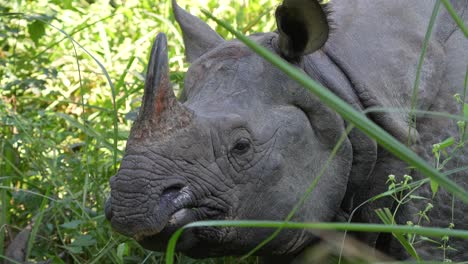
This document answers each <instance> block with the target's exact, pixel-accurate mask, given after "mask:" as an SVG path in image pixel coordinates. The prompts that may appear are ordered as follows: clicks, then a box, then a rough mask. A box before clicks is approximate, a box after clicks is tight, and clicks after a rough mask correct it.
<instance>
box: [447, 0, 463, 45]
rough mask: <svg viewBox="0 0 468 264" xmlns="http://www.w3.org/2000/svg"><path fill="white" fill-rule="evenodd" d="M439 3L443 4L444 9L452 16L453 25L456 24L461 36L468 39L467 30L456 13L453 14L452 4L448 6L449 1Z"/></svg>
mask: <svg viewBox="0 0 468 264" xmlns="http://www.w3.org/2000/svg"><path fill="white" fill-rule="evenodd" d="M441 1H442V3H443V4H444V6H445V8H447V11H448V12H449V14H450V15H451V16H452V18H453V20H455V23H457V25H458V27H459V28H460V29H461V31H463V34H465V38H468V28H467V27H466V26H465V24H464V23H463V20H462V19H461V18H460V17H459V16H458V15H457V12H455V9H454V8H453V6H452V4H450V2H449V0H441Z"/></svg>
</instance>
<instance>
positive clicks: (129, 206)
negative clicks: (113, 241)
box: [105, 176, 195, 241]
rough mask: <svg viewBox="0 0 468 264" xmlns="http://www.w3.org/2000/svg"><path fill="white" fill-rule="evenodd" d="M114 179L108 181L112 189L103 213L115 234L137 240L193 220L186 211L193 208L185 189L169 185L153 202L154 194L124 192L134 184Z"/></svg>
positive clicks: (190, 196)
mask: <svg viewBox="0 0 468 264" xmlns="http://www.w3.org/2000/svg"><path fill="white" fill-rule="evenodd" d="M116 177H119V176H116ZM116 177H113V179H112V180H111V182H112V185H113V186H114V187H113V190H112V194H111V197H110V198H109V199H108V200H107V201H106V206H105V213H106V218H107V219H108V220H109V221H110V222H111V224H112V227H113V228H114V229H115V230H116V231H117V232H119V233H121V234H123V235H126V236H130V237H133V238H135V239H136V240H137V241H141V240H142V239H144V238H145V237H148V236H154V235H156V234H158V233H160V232H161V231H162V230H163V229H164V228H166V227H179V226H182V225H184V224H186V223H187V222H188V221H191V220H192V221H193V217H190V216H191V215H190V213H189V212H190V210H193V209H194V208H195V202H194V201H195V200H194V198H193V194H192V193H191V192H190V190H189V188H188V187H181V185H179V184H177V185H173V186H169V187H167V188H165V189H164V190H163V191H162V192H161V193H160V194H159V195H158V196H159V199H156V201H154V199H152V197H153V196H154V195H153V194H151V193H146V192H147V190H143V193H139V192H135V191H136V190H127V189H126V187H125V186H128V185H132V184H135V183H134V182H123V181H121V182H116V180H115V179H116Z"/></svg>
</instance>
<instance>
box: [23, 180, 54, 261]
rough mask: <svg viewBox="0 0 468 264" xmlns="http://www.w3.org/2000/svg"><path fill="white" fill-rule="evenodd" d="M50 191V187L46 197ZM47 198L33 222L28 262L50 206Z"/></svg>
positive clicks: (29, 240)
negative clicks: (45, 213)
mask: <svg viewBox="0 0 468 264" xmlns="http://www.w3.org/2000/svg"><path fill="white" fill-rule="evenodd" d="M50 190H51V188H50V187H49V189H48V190H47V192H46V194H45V197H47V196H49V193H50ZM45 197H43V198H42V202H41V206H40V208H39V213H38V214H37V217H36V219H34V220H33V227H32V230H31V234H30V235H29V239H28V246H27V250H26V260H27V259H28V257H29V255H30V254H31V250H32V248H33V245H34V242H35V240H36V235H37V232H38V231H39V227H40V226H41V224H42V218H43V217H44V212H45V210H46V206H47V204H48V199H46V198H45Z"/></svg>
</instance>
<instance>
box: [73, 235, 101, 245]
mask: <svg viewBox="0 0 468 264" xmlns="http://www.w3.org/2000/svg"><path fill="white" fill-rule="evenodd" d="M95 244H96V240H95V239H94V238H93V237H92V236H91V235H81V236H79V237H77V238H76V239H75V240H74V241H73V242H72V243H71V246H74V247H89V246H92V245H95Z"/></svg>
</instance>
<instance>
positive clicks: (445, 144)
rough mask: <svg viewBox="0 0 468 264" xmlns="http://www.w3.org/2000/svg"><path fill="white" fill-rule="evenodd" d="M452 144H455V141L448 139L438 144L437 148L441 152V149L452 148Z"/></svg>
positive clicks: (451, 138)
mask: <svg viewBox="0 0 468 264" xmlns="http://www.w3.org/2000/svg"><path fill="white" fill-rule="evenodd" d="M454 143H455V139H454V138H453V137H449V138H447V139H446V140H444V141H442V142H440V143H439V148H440V149H441V150H442V149H445V148H448V147H450V146H452V145H453V144H454Z"/></svg>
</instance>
